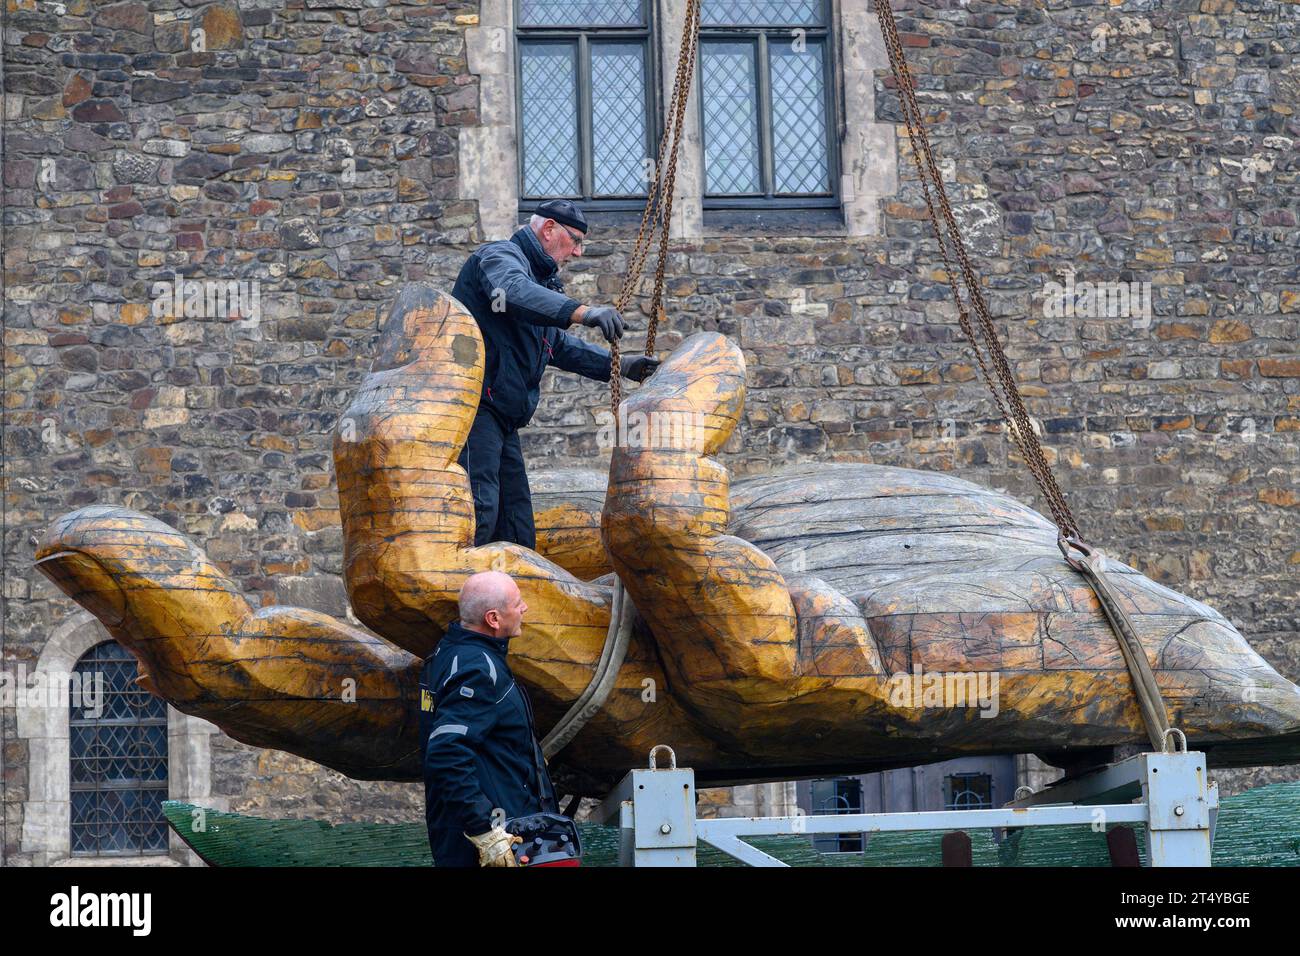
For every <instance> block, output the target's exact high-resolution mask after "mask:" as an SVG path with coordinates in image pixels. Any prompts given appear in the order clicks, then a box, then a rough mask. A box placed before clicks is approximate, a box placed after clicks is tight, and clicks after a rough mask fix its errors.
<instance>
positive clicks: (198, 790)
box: [16, 611, 221, 866]
mask: <svg viewBox="0 0 1300 956" xmlns="http://www.w3.org/2000/svg"><path fill="white" fill-rule="evenodd" d="M111 640H114V638H113V635H112V634H110V633H109V632H108V630H107V629H106V628H105V627H104V625H103V624H101V623H100V622H99V621H98V620H97V619H96V618H95V617H94V616H93V615H92V614H91V613H90V612H89V611H79V612H77V613H75V614H73V615H72V616H71V617H70V618H68V619H67V620H66V621H64V622H63V623H62V624H61V625H59V627H57V628H56V629H55V630H54V633H53V634H51V635H50V638H49V640H48V641H46V643H45V647H44V648H42V650H41V654H40V657H39V658H37V661H36V667H35V669H36V670H37V671H40V672H42V673H47V674H50V673H57V674H71V673H72V672H73V670H74V669H75V668H76V666H77V662H78V661H80V660H81V658H82V657H83V656H84V655H85V653H86V652H87V651H89V650H90V649H91V648H92V647H95V646H96V645H98V644H102V643H104V642H105V641H111ZM16 711H17V728H16V729H17V735H18V738H19V739H20V740H25V741H27V799H26V800H25V801H23V825H22V833H21V835H20V836H19V845H18V852H19V853H20V854H23V855H28V854H30V855H31V859H32V862H33V863H34V864H35V865H37V866H60V865H66V866H130V865H136V866H176V865H179V864H189V865H198V864H201V862H202V861H201V860H200V859H199V858H198V856H197V854H195V853H194V852H193V851H192V850H191V849H190V848H189V847H188V846H186V845H185V842H184V841H183V840H181V838H180V837H178V836H177V835H176V834H175V833H174V832H169V833H168V851H167V853H166V854H159V853H153V854H141V855H138V856H109V857H93V856H73V855H72V763H71V750H70V748H71V737H70V733H69V718H70V713H69V708H67V707H18V708H16ZM220 732H221V731H220V730H219V729H218V728H217V727H216V726H214V725H213V724H211V723H209V722H208V721H206V720H202V719H200V718H198V717H191V716H189V715H187V714H183V713H181V712H180V711H179V710H177V709H176V708H175V707H173V706H171V705H170V704H168V705H167V798H168V799H169V800H183V801H186V802H189V803H194V802H196V801H200V800H201V801H204V802H205V803H211V796H212V756H211V743H210V737H211V735H212V734H217V733H220ZM218 809H221V808H220V807H218Z"/></svg>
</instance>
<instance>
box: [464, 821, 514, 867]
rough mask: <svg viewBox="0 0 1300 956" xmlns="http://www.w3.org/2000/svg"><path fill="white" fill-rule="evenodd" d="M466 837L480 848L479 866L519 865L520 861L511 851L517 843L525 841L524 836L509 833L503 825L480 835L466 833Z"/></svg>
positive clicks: (477, 848)
mask: <svg viewBox="0 0 1300 956" xmlns="http://www.w3.org/2000/svg"><path fill="white" fill-rule="evenodd" d="M465 838H466V839H467V840H469V842H470V843H473V844H474V848H475V849H476V850H478V865H479V866H518V865H519V861H518V860H516V859H515V855H514V854H513V853H511V852H510V848H511V847H512V846H514V845H515V844H516V843H523V842H524V840H523V837H518V836H515V835H514V834H513V833H507V832H506V831H505V829H504V828H502V827H493V828H492V829H491V830H488V831H487V832H486V833H480V834H479V835H478V836H470V835H469V834H468V833H466V834H465Z"/></svg>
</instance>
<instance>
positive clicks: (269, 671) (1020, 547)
mask: <svg viewBox="0 0 1300 956" xmlns="http://www.w3.org/2000/svg"><path fill="white" fill-rule="evenodd" d="M482 364H483V345H482V340H481V337H480V335H479V333H478V329H477V326H476V324H475V323H474V321H473V319H472V318H471V317H470V316H468V315H467V314H466V313H465V310H464V308H463V307H462V306H460V305H459V303H456V302H455V301H454V300H453V299H451V298H450V297H448V296H446V295H444V294H442V293H440V292H438V291H436V290H434V289H431V288H429V287H426V286H421V285H410V286H408V287H406V288H405V289H404V290H403V291H402V293H401V295H399V297H398V299H397V301H396V302H395V304H394V306H393V309H392V313H391V315H390V317H389V320H388V323H387V325H386V326H385V331H384V335H383V337H382V339H381V343H380V347H379V351H378V355H377V357H376V360H375V364H374V369H373V371H372V372H371V374H370V375H369V376H368V377H367V378H366V380H365V381H364V382H363V383H362V385H361V386H360V388H359V389H358V392H357V394H356V396H355V398H354V400H353V402H352V404H351V406H350V407H349V408H348V410H347V411H346V412H345V413H344V414H343V416H342V417H341V418H340V422H339V428H338V432H337V434H336V440H335V446H334V453H335V468H336V473H337V477H338V485H339V500H340V519H341V523H342V527H343V535H344V569H345V576H346V582H347V587H348V593H349V595H350V598H351V602H352V607H353V610H354V613H355V614H356V615H357V617H358V618H359V619H360V620H361V621H362V622H363V623H364V624H365V625H366V627H368V628H370V629H371V631H373V632H374V633H369V632H367V631H366V630H363V629H361V628H357V627H353V626H350V625H348V624H346V623H344V622H340V621H336V620H334V619H332V618H329V617H328V616H326V615H322V614H318V613H317V612H313V611H307V610H303V609H299V608H287V607H271V608H263V609H261V610H254V609H253V608H252V607H251V606H250V605H249V604H248V602H247V601H246V600H245V599H244V597H243V596H242V595H241V594H240V593H239V591H238V588H237V587H236V586H235V585H234V584H233V583H232V582H231V581H230V580H229V579H228V578H227V577H226V576H225V574H224V573H223V572H222V570H221V569H220V568H218V567H217V566H216V565H214V564H213V563H212V562H210V561H209V560H208V559H207V558H206V556H205V555H204V554H203V552H202V550H201V549H200V548H198V547H197V546H196V545H195V544H194V542H192V541H190V539H189V538H188V537H186V536H185V535H183V534H180V533H179V532H177V531H175V530H174V529H172V528H170V527H168V526H166V525H164V524H163V523H162V522H160V521H157V520H156V519H153V518H150V517H147V516H145V515H140V514H138V513H136V512H132V511H130V510H128V509H124V508H119V507H115V506H103V505H96V506H91V507H88V508H82V509H80V510H78V511H76V512H73V513H71V514H68V515H64V516H62V517H60V518H59V519H57V520H56V521H55V522H53V523H52V524H51V526H50V527H49V529H48V530H47V532H46V534H45V536H44V538H43V540H42V541H41V543H40V546H39V547H38V551H37V567H38V568H39V569H40V570H41V571H42V572H43V573H44V574H46V575H47V576H48V577H49V578H50V579H51V580H52V581H54V582H55V583H56V584H57V585H58V586H59V587H60V588H61V589H62V590H63V591H64V592H65V593H66V594H67V595H68V596H69V597H71V598H72V599H73V600H75V601H76V602H77V603H79V604H81V605H82V606H83V607H86V608H88V609H89V610H90V611H92V613H94V614H96V616H97V617H99V619H100V620H101V621H103V622H104V624H105V625H106V626H107V627H108V628H109V630H110V632H111V633H113V635H114V636H115V637H116V638H117V639H118V640H119V641H121V642H122V643H123V644H124V645H125V646H127V647H128V648H129V649H130V650H131V651H132V652H133V653H134V654H135V655H136V657H137V658H138V659H139V660H140V662H141V666H142V669H143V673H144V677H143V678H142V680H143V683H144V684H145V686H146V687H148V689H150V690H151V691H153V692H154V693H157V694H159V695H160V696H162V697H164V698H166V699H167V700H169V701H171V702H172V703H174V704H175V705H176V706H177V707H179V708H180V709H182V710H184V711H186V712H187V713H193V714H197V715H198V716H201V717H204V718H206V719H209V720H212V721H213V722H214V723H216V724H218V725H219V726H221V727H222V728H223V729H225V730H227V731H228V732H229V733H231V735H232V736H235V737H236V738H237V739H240V740H244V741H247V742H250V743H254V744H257V745H259V746H266V747H277V748H280V749H284V750H288V751H291V752H293V753H297V754H301V755H303V756H306V757H309V758H311V759H313V760H317V761H319V762H321V763H324V764H326V765H328V766H331V767H335V768H337V769H339V770H342V771H343V772H345V773H348V774H350V775H352V776H356V777H369V778H386V779H414V778H417V777H418V776H419V766H418V760H417V755H416V750H417V746H418V744H417V742H416V741H415V699H414V697H415V694H414V688H415V681H416V674H417V671H418V668H419V662H420V656H421V655H424V654H427V653H428V652H429V651H430V650H431V649H432V647H433V646H434V644H435V643H436V642H437V640H438V638H439V637H440V636H441V633H442V630H443V628H444V627H445V626H446V624H447V622H448V621H450V620H451V619H452V618H453V616H454V615H455V614H456V607H455V598H456V594H457V592H458V590H459V588H460V586H461V584H462V583H463V582H464V580H465V578H466V577H467V576H468V575H470V574H472V573H474V572H475V571H480V570H486V569H489V568H496V569H499V570H504V571H506V572H508V573H510V574H512V575H513V576H514V577H515V578H516V580H517V581H518V582H519V585H520V588H521V590H522V591H523V593H524V597H525V600H526V601H527V603H528V605H529V611H528V613H527V615H526V617H525V627H524V633H523V635H522V636H521V637H520V638H518V639H516V640H514V641H513V642H512V644H511V664H512V667H513V668H514V670H515V672H516V674H517V675H518V677H519V678H520V679H521V680H522V681H524V682H525V683H526V684H527V685H528V687H529V689H530V691H531V693H532V696H533V699H534V703H535V705H536V709H537V712H538V721H539V730H540V731H541V732H542V733H544V732H545V731H546V730H547V729H548V728H549V727H550V725H551V724H552V723H553V722H554V720H555V719H557V718H558V717H559V716H560V714H561V713H563V711H564V710H565V709H567V707H568V706H569V704H570V703H572V701H573V700H574V699H575V698H576V697H577V696H578V694H579V693H580V692H581V691H582V689H583V688H584V687H585V686H586V684H587V683H588V681H589V680H590V678H591V675H592V672H593V668H594V664H595V661H596V660H597V658H598V657H599V654H600V650H601V646H602V643H603V641H604V638H605V633H606V629H607V626H608V619H609V602H610V591H611V582H612V578H611V577H610V575H609V572H610V571H611V569H615V568H616V569H617V571H618V573H619V574H620V576H621V577H622V579H623V581H624V583H625V585H626V587H627V591H628V594H629V595H630V596H631V597H632V599H633V600H634V601H635V603H636V606H637V608H638V610H639V618H638V622H637V627H636V631H635V633H634V636H633V640H632V643H631V647H630V649H629V652H628V658H627V662H626V663H625V665H624V666H623V668H622V670H621V671H620V672H619V675H618V682H617V686H616V688H615V690H614V692H613V694H612V695H611V697H610V700H609V703H608V704H607V706H606V707H605V709H604V710H603V711H602V712H601V713H600V714H599V715H597V717H596V718H594V719H593V720H592V721H591V723H590V724H589V725H588V726H587V727H586V728H585V729H584V730H583V731H582V732H581V733H580V734H579V735H578V737H577V738H576V739H575V740H574V742H573V743H572V744H571V745H570V746H569V747H568V748H567V749H566V750H565V751H564V752H562V753H561V754H560V756H559V757H558V758H557V759H556V761H555V763H556V764H557V769H561V770H566V771H569V772H571V773H573V774H574V775H575V776H577V777H578V778H579V779H582V780H585V781H587V783H586V784H585V785H586V786H589V787H593V788H594V787H598V786H600V785H603V784H605V783H609V782H612V781H613V780H615V779H617V778H618V777H619V776H621V774H622V773H623V772H624V771H626V769H627V768H628V767H631V766H640V765H642V764H643V763H644V760H645V755H646V753H647V751H648V750H649V748H650V747H651V746H652V745H653V744H655V743H661V742H663V743H669V744H671V745H672V746H673V747H674V748H675V749H676V750H677V753H678V756H679V760H680V761H681V762H682V763H683V764H684V765H690V766H693V767H695V769H696V771H697V774H698V775H699V779H700V780H701V781H702V782H706V783H719V782H736V781H749V780H764V779H789V778H791V777H797V776H810V775H821V774H829V773H847V772H865V771H870V770H878V769H885V768H888V767H896V766H908V765H914V764H917V763H923V762H927V761H931V760H941V759H946V758H948V757H954V756H965V755H976V754H998V753H1023V752H1052V753H1058V754H1069V753H1073V752H1079V751H1083V752H1086V753H1092V752H1093V751H1094V749H1095V750H1096V752H1097V753H1098V754H1104V753H1105V752H1106V748H1111V747H1116V746H1123V745H1131V744H1139V745H1140V744H1141V743H1142V742H1143V741H1144V738H1145V735H1144V732H1143V730H1142V727H1141V723H1140V720H1139V716H1138V711H1137V706H1136V703H1135V701H1134V700H1133V697H1132V691H1131V685H1130V679H1129V676H1128V673H1127V670H1126V669H1125V667H1124V663H1123V660H1122V658H1121V656H1120V654H1119V650H1118V646H1117V644H1116V641H1115V637H1114V635H1113V634H1112V632H1111V630H1110V628H1109V626H1108V625H1107V624H1106V622H1105V619H1104V617H1103V615H1102V613H1101V610H1100V607H1099V605H1098V604H1097V601H1096V598H1095V596H1094V595H1093V593H1092V591H1091V589H1090V588H1089V587H1088V586H1087V584H1086V583H1085V581H1084V580H1083V578H1082V577H1081V576H1080V575H1078V574H1077V573H1076V572H1074V571H1073V570H1072V569H1070V568H1069V567H1068V565H1066V563H1065V562H1064V561H1063V560H1062V558H1061V555H1060V553H1059V552H1058V551H1057V549H1056V543H1055V528H1054V527H1053V526H1052V525H1051V523H1050V522H1048V521H1047V520H1046V519H1045V518H1043V517H1042V516H1041V515H1039V514H1037V513H1036V512H1034V511H1033V510H1032V509H1030V508H1028V507H1027V506H1025V505H1023V504H1021V503H1020V502H1018V501H1016V500H1014V499H1012V498H1010V497H1008V496H1006V495H1002V494H998V493H995V492H992V491H989V490H987V489H983V488H980V487H978V486H976V485H973V484H971V483H969V482H966V481H963V480H961V479H959V478H955V477H953V476H950V475H947V474H937V473H928V472H917V471H909V470H905V469H897V468H886V467H880V466H873V465H867V464H837V465H812V466H804V467H800V468H795V469H787V470H783V471H779V472H773V473H772V474H768V475H762V476H757V477H753V478H746V479H743V480H738V481H736V482H734V483H733V482H731V481H730V479H729V476H728V474H727V471H726V469H725V468H724V467H723V466H722V465H721V464H720V463H719V462H718V461H716V460H715V459H714V458H713V457H712V456H713V455H714V454H715V453H716V452H717V451H718V450H719V449H720V448H721V447H722V445H723V444H724V443H725V442H726V441H727V440H728V439H729V438H730V436H731V435H732V433H733V431H734V429H735V427H736V424H737V422H738V421H739V418H740V415H741V413H742V410H743V404H744V380H745V369H744V362H743V358H742V356H741V354H740V352H739V350H738V349H737V348H736V347H735V346H734V345H732V344H731V343H729V342H728V341H727V340H726V339H725V338H724V337H722V336H720V335H717V334H715V333H700V334H697V335H695V336H692V337H691V338H689V339H687V340H686V341H685V342H684V343H682V345H681V346H680V347H679V348H678V349H677V350H675V351H674V353H673V354H672V355H671V356H670V357H669V358H668V359H667V360H666V361H665V362H664V364H663V366H662V367H661V368H660V370H659V371H658V372H657V373H656V374H655V376H654V377H653V378H651V379H650V380H649V381H648V382H647V383H646V384H645V385H643V386H641V387H640V388H637V389H635V390H634V391H633V392H632V393H631V395H630V396H629V398H628V400H627V402H626V403H625V406H624V409H623V416H624V420H625V421H626V422H628V424H629V426H631V425H632V424H633V422H634V420H642V421H645V420H649V419H650V418H653V417H654V416H656V415H657V416H660V417H661V418H667V419H672V420H673V421H674V422H678V423H680V422H683V421H684V422H686V423H687V424H688V425H689V427H686V428H684V429H683V428H664V429H657V428H652V429H649V430H643V431H639V432H638V431H636V429H635V428H632V427H629V433H628V438H629V440H628V441H627V442H625V443H624V444H623V445H622V446H621V447H618V448H615V449H614V450H613V452H612V456H611V461H610V465H609V472H608V475H606V474H605V473H603V472H599V471H585V470H584V471H566V472H555V473H551V474H549V475H547V474H539V475H536V476H534V477H533V487H534V495H535V501H534V505H535V512H536V515H537V526H538V550H537V551H530V550H528V549H525V548H521V547H518V546H516V545H511V544H501V543H495V544H490V545H486V546H483V547H477V548H476V547H474V546H473V522H474V518H473V506H472V500H471V498H470V493H469V483H468V479H467V478H466V476H465V473H464V471H463V470H462V469H461V468H460V466H459V465H458V464H457V463H456V459H457V457H458V455H459V451H460V448H461V446H462V444H463V442H464V440H465V436H466V435H467V433H468V431H469V427H470V424H471V423H472V421H473V416H474V414H475V412H476V410H477V403H478V394H479V388H480V384H481V381H482ZM638 416H640V419H638ZM1111 571H1112V579H1113V581H1114V585H1115V587H1116V589H1117V591H1118V592H1119V593H1120V595H1121V597H1122V600H1123V601H1125V602H1126V604H1127V606H1128V609H1129V611H1130V612H1131V614H1132V615H1133V618H1134V621H1135V625H1136V627H1137V630H1138V635H1139V638H1140V639H1141V642H1142V644H1143V646H1144V648H1145V649H1146V651H1147V654H1148V657H1149V659H1150V661H1151V663H1152V666H1153V668H1154V669H1155V673H1156V678H1157V680H1158V682H1159V684H1160V686H1161V689H1162V691H1163V693H1164V695H1165V699H1166V701H1167V702H1168V704H1169V708H1170V716H1171V718H1172V720H1173V722H1174V723H1175V724H1176V725H1178V726H1180V727H1182V728H1183V729H1184V730H1186V732H1187V733H1188V736H1189V738H1190V740H1191V743H1192V745H1193V746H1194V747H1200V748H1202V749H1205V750H1207V751H1209V754H1210V760H1211V762H1212V763H1215V764H1219V765H1251V764H1260V763H1286V762H1297V761H1300V689H1298V688H1296V687H1295V686H1294V685H1293V684H1291V683H1290V682H1289V681H1286V680H1285V679H1284V678H1282V677H1281V676H1280V675H1278V674H1277V673H1276V672H1275V671H1274V670H1273V669H1272V668H1271V667H1269V665H1268V664H1267V663H1266V662H1264V661H1263V659H1262V658H1260V657H1259V655H1258V654H1256V653H1255V652H1254V651H1253V650H1252V649H1251V648H1250V646H1249V644H1247V642H1246V641H1245V639H1244V638H1242V636H1241V635H1240V634H1239V633H1237V631H1236V630H1235V629H1234V628H1233V627H1232V626H1231V624H1229V622H1227V621H1226V620H1225V619H1224V618H1223V617H1222V616H1221V615H1220V614H1218V613H1217V612H1216V611H1214V610H1213V609H1212V608H1210V607H1208V606H1206V605H1204V604H1201V603H1199V602H1197V601H1194V600H1191V599H1190V598H1187V597H1184V596H1182V595H1180V594H1178V593H1176V592H1174V591H1172V590H1170V589H1168V588H1165V587H1163V586H1161V585H1158V584H1156V583H1155V582H1153V581H1150V580H1149V579H1147V578H1145V577H1144V576H1142V575H1141V574H1139V573H1138V572H1136V571H1134V570H1133V569H1132V568H1129V567H1126V566H1124V565H1122V564H1120V563H1118V562H1114V561H1112V562H1111ZM376 635H380V636H382V639H381V637H380V636H376ZM918 669H919V670H920V671H921V672H922V675H924V674H937V675H941V676H944V677H946V678H947V680H948V686H949V687H950V688H952V689H961V688H962V686H963V682H965V681H970V680H976V681H977V680H978V679H979V676H980V675H983V676H984V679H985V681H986V685H985V686H986V688H987V687H988V686H989V685H988V683H987V682H988V681H990V680H991V679H992V678H993V677H994V676H996V677H997V680H998V684H997V695H996V704H997V707H996V711H997V712H996V716H989V717H984V716H981V710H984V711H985V712H987V711H988V710H989V709H990V708H987V707H985V708H980V707H971V706H966V705H965V704H966V701H964V700H963V701H962V702H960V703H955V702H953V701H952V700H951V699H949V700H947V701H944V700H940V701H939V702H938V705H937V706H936V705H935V701H933V700H931V701H928V702H927V701H926V700H925V698H924V695H923V694H918V696H917V699H916V700H914V701H913V700H907V699H901V698H900V696H899V689H900V687H903V686H913V685H904V684H903V683H902V680H901V676H896V675H908V674H912V675H914V674H915V672H916V671H917V670H918ZM922 679H923V677H922ZM349 681H350V682H351V686H353V687H354V689H355V694H354V699H349V698H348V696H347V695H346V694H345V693H344V692H343V691H344V688H345V685H346V683H347V682H349ZM968 686H970V687H971V688H975V689H977V685H968ZM915 687H916V689H917V690H923V685H921V684H920V683H919V682H917V684H916V685H915ZM941 689H942V685H941ZM949 696H950V697H951V695H949Z"/></svg>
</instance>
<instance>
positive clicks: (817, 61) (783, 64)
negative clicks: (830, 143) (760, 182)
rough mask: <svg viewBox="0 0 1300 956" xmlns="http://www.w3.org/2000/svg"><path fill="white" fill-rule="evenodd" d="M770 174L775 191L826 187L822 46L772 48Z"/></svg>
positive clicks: (811, 189) (817, 44)
mask: <svg viewBox="0 0 1300 956" xmlns="http://www.w3.org/2000/svg"><path fill="white" fill-rule="evenodd" d="M769 49H770V51H771V58H772V174H773V177H774V179H775V181H776V191H777V192H778V193H818V192H826V191H828V190H829V188H830V183H829V179H830V172H829V163H828V158H829V157H828V156H827V149H826V67H825V62H824V60H825V58H824V57H823V55H822V45H821V44H819V43H809V44H806V45H804V46H802V47H801V48H800V49H796V48H795V47H794V46H793V45H791V44H785V43H782V44H772V45H771V46H770V47H769Z"/></svg>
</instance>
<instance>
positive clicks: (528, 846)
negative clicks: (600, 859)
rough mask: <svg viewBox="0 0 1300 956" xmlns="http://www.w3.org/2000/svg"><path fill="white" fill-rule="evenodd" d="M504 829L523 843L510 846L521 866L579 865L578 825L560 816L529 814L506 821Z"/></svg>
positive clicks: (580, 850)
mask: <svg viewBox="0 0 1300 956" xmlns="http://www.w3.org/2000/svg"><path fill="white" fill-rule="evenodd" d="M505 830H506V832H507V833H513V834H514V835H515V836H517V837H519V838H520V839H521V840H522V841H523V842H521V843H516V844H515V845H514V846H513V847H511V852H513V853H514V855H515V860H516V861H518V863H519V865H520V866H581V865H582V863H581V860H582V839H581V838H580V837H579V836H578V826H577V824H576V823H574V822H573V821H572V820H571V819H569V818H568V817H566V816H564V815H563V814H560V813H530V814H529V815H528V816H526V817H514V818H512V819H510V820H507V821H506V824H505Z"/></svg>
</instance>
